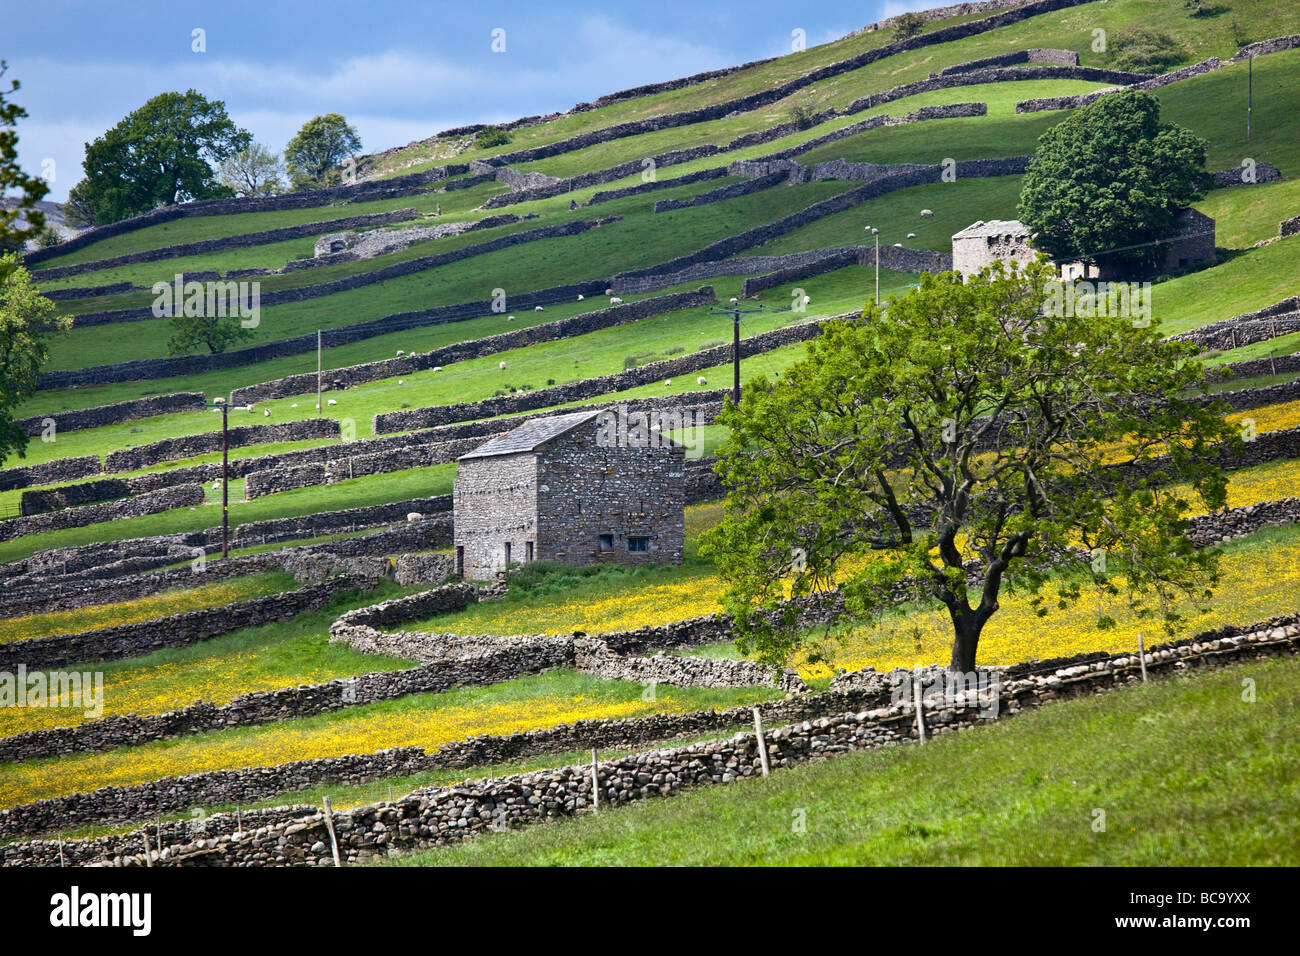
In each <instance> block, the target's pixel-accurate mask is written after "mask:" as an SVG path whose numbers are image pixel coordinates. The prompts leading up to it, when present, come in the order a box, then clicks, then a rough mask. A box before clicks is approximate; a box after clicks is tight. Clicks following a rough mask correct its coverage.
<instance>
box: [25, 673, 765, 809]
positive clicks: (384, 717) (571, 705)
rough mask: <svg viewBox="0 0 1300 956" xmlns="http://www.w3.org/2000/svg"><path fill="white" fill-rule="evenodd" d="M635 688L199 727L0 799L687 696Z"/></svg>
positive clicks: (51, 771) (543, 721)
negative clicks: (617, 695) (644, 693)
mask: <svg viewBox="0 0 1300 956" xmlns="http://www.w3.org/2000/svg"><path fill="white" fill-rule="evenodd" d="M631 694H632V699H631V700H608V699H596V698H593V697H590V696H587V695H581V694H579V695H574V696H568V697H561V698H550V697H545V696H538V697H531V698H528V699H524V700H508V701H502V702H490V703H478V704H470V705H451V706H441V707H429V706H427V703H426V704H425V705H424V706H421V705H420V703H419V702H418V701H417V699H415V698H407V699H405V700H403V701H400V702H398V705H397V706H384V707H380V708H377V709H370V708H366V709H359V710H358V711H356V712H352V713H348V712H343V713H339V714H333V715H329V717H330V719H328V720H315V721H313V722H311V723H304V722H303V721H287V722H284V723H281V724H274V725H269V726H267V727H265V728H255V729H252V730H251V731H249V732H244V733H233V732H220V733H216V734H203V735H198V736H192V737H183V738H179V739H177V740H167V741H159V742H157V743H152V744H145V745H142V746H139V747H132V748H127V749H124V750H118V751H110V752H108V753H82V754H69V755H68V756H66V757H60V758H57V759H53V760H40V761H31V762H27V763H18V764H8V765H6V766H5V768H4V774H3V776H0V806H6V807H7V806H14V805H16V804H19V803H26V802H28V801H31V800H37V799H44V798H49V797H56V796H61V795H64V794H69V793H77V792H83V793H84V792H88V791H91V790H95V789H98V788H100V787H107V786H129V785H131V784H135V783H142V782H144V781H147V780H157V779H159V778H162V777H171V776H177V775H180V774H190V773H199V772H202V771H206V770H220V769H236V768H240V767H260V766H270V765H273V764H281V763H286V762H289V761H294V760H308V759H311V758H315V757H336V756H341V755H343V754H362V753H370V752H373V751H376V750H382V749H385V748H389V747H406V746H417V747H424V748H425V749H429V750H432V749H435V748H437V747H439V746H441V745H443V744H446V743H449V742H451V741H453V740H461V739H464V738H466V737H470V736H473V735H475V734H510V733H515V732H518V731H525V730H534V729H538V728H542V727H551V726H554V725H556V724H561V723H572V722H573V721H576V720H584V719H603V718H620V717H636V716H639V715H642V714H649V713H680V712H682V711H683V710H686V709H690V707H691V706H692V705H690V704H689V701H688V700H682V699H680V698H679V697H678V696H676V695H675V694H674V692H673V688H667V687H660V688H659V689H658V691H657V693H656V695H655V697H656V699H655V700H651V701H643V700H642V699H641V696H640V694H639V693H638V692H637V691H636V689H635V688H633V690H632V691H631ZM755 699H759V696H758V695H756V698H755ZM426 701H427V698H426Z"/></svg>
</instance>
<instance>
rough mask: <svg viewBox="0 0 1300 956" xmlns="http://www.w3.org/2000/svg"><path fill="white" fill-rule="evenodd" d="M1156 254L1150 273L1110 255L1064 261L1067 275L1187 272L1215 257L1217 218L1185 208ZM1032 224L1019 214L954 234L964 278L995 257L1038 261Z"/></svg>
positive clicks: (1113, 276) (954, 261)
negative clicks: (1118, 265)
mask: <svg viewBox="0 0 1300 956" xmlns="http://www.w3.org/2000/svg"><path fill="white" fill-rule="evenodd" d="M1155 253H1156V259H1155V262H1154V263H1153V265H1152V267H1151V269H1149V270H1146V273H1147V274H1146V275H1139V273H1141V272H1142V270H1136V271H1135V270H1134V269H1133V268H1132V267H1131V266H1126V267H1124V268H1116V267H1114V266H1113V265H1111V264H1109V263H1107V262H1106V261H1105V260H1101V261H1097V262H1091V261H1090V262H1065V263H1061V264H1060V268H1061V278H1062V279H1131V278H1140V277H1151V276H1156V275H1171V274H1173V273H1176V272H1182V271H1183V270H1184V269H1188V268H1190V267H1192V266H1194V265H1198V264H1199V263H1202V262H1206V261H1208V260H1212V259H1213V258H1214V220H1213V219H1211V218H1210V217H1209V216H1207V215H1205V214H1204V213H1201V212H1197V211H1196V210H1195V209H1184V210H1183V211H1182V213H1181V214H1180V215H1179V217H1178V226H1177V228H1176V230H1175V231H1174V234H1173V235H1172V236H1170V237H1169V238H1168V239H1163V240H1161V241H1160V242H1159V243H1158V244H1157V245H1156V248H1155ZM1035 255H1037V253H1036V251H1035V250H1034V249H1033V248H1032V247H1031V246H1030V245H1029V230H1028V229H1027V228H1026V227H1025V225H1024V223H1022V222H1020V221H1019V220H1017V219H1007V220H1002V219H990V220H989V221H988V222H984V221H982V220H981V221H980V222H976V223H972V224H971V225H969V226H967V227H966V228H965V229H963V230H962V231H961V232H959V233H957V234H956V235H954V236H953V237H952V267H953V269H954V270H956V271H957V272H960V273H961V275H962V278H963V279H965V278H967V277H969V276H972V275H975V274H976V273H977V272H979V271H980V270H981V269H983V268H984V267H985V266H987V265H991V264H993V263H994V262H1015V263H1019V264H1020V265H1024V264H1026V263H1029V262H1033V261H1034V256H1035Z"/></svg>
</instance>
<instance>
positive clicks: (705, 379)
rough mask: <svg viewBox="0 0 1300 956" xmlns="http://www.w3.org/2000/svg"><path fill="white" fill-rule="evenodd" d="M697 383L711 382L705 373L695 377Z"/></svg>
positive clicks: (705, 383)
mask: <svg viewBox="0 0 1300 956" xmlns="http://www.w3.org/2000/svg"><path fill="white" fill-rule="evenodd" d="M695 384H696V385H708V384H709V380H708V379H707V378H705V377H704V376H703V375H700V376H698V377H697V378H696V379H695Z"/></svg>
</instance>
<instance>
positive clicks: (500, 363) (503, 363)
mask: <svg viewBox="0 0 1300 956" xmlns="http://www.w3.org/2000/svg"><path fill="white" fill-rule="evenodd" d="M505 367H506V363H505V362H498V363H497V368H505Z"/></svg>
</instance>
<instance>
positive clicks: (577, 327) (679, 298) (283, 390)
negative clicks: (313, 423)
mask: <svg viewBox="0 0 1300 956" xmlns="http://www.w3.org/2000/svg"><path fill="white" fill-rule="evenodd" d="M602 291H603V290H602ZM507 301H509V300H507ZM715 301H716V299H715V297H714V295H713V289H712V288H710V287H709V286H701V287H700V288H699V289H696V290H695V291H694V292H679V293H675V294H672V295H664V296H657V297H655V298H652V299H643V300H642V301H640V302H627V303H624V304H622V305H615V306H610V307H608V308H603V309H596V310H594V311H592V312H586V313H583V314H581V315H574V316H571V317H569V318H567V319H558V320H556V321H554V322H545V323H542V324H540V325H534V326H530V327H528V328H525V329H518V330H516V331H511V332H501V333H499V334H497V335H489V336H485V337H483V338H479V339H472V340H470V341H466V342H458V343H456V344H454V345H448V346H445V347H443V348H439V349H434V350H433V351H431V352H420V353H412V354H410V355H402V356H399V357H396V358H391V359H382V360H380V361H377V362H367V363H365V364H362V365H350V366H347V367H345V368H339V369H331V370H330V373H329V377H330V381H331V382H340V383H341V384H342V385H343V386H344V387H345V388H347V387H352V386H354V385H360V384H363V383H366V382H374V381H378V380H380V379H385V378H394V377H396V376H399V375H411V374H413V373H415V372H420V371H427V370H429V369H433V368H443V367H446V366H448V365H452V364H454V363H456V362H464V361H468V360H470V359H476V358H483V357H485V356H488V355H496V354H498V353H500V352H507V351H510V350H512V349H519V348H524V347H526V346H529V345H536V344H537V343H539V342H555V341H558V340H560V339H565V338H570V337H572V336H576V335H585V334H586V333H588V332H595V331H597V330H599V329H607V328H613V327H614V326H618V325H626V324H628V323H630V322H636V321H638V320H640V319H644V318H649V317H650V316H654V315H662V314H664V313H666V312H675V311H677V310H679V309H690V308H696V307H700V306H705V305H709V304H711V303H713V302H715ZM594 304H595V302H594V301H593V305H594ZM315 388H316V376H315V375H314V374H313V373H306V374H303V375H291V376H288V377H287V378H281V379H276V380H275V381H272V382H262V383H260V384H258V385H249V386H247V387H245V388H239V389H235V391H233V392H231V393H230V400H231V402H232V403H233V404H237V405H238V404H246V403H249V402H260V401H264V400H266V399H270V398H286V397H288V396H290V395H305V394H308V393H309V392H312V391H314V390H315Z"/></svg>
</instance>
